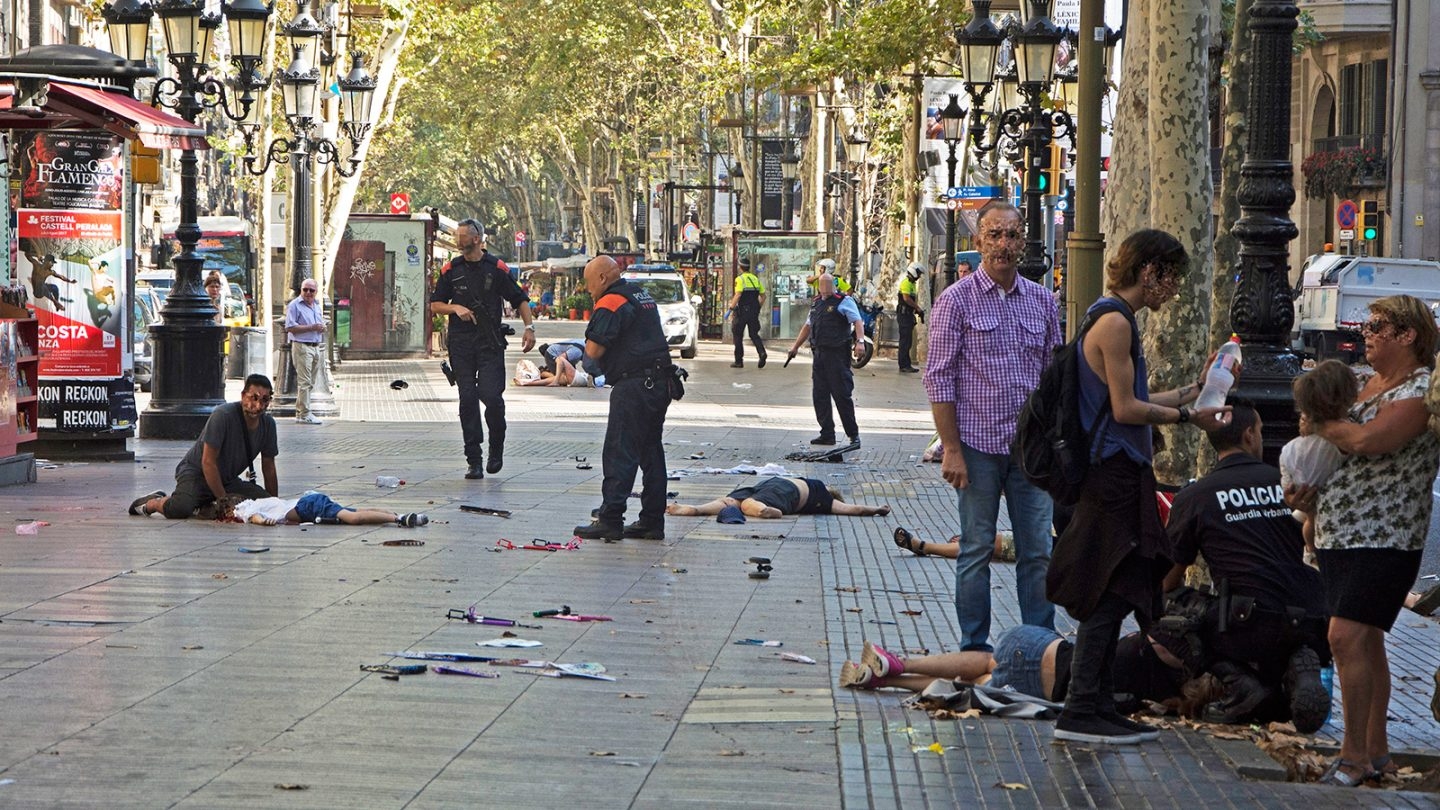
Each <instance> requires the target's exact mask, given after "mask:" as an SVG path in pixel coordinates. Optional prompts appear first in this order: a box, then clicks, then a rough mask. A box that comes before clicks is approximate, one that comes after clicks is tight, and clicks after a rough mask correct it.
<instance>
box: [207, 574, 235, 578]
mask: <svg viewBox="0 0 1440 810" xmlns="http://www.w3.org/2000/svg"><path fill="white" fill-rule="evenodd" d="M210 578H211V579H229V578H230V575H229V574H211V575H210Z"/></svg>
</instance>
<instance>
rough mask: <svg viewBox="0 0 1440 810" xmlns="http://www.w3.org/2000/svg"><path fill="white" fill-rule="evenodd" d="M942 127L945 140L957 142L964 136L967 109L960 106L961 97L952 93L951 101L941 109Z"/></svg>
mask: <svg viewBox="0 0 1440 810" xmlns="http://www.w3.org/2000/svg"><path fill="white" fill-rule="evenodd" d="M940 129H941V130H942V131H943V133H944V136H945V140H946V141H949V142H952V143H953V142H955V141H958V140H960V139H961V138H962V137H963V136H964V129H965V110H963V109H961V107H960V97H959V96H958V95H957V94H955V93H951V94H950V103H949V104H946V105H945V109H943V110H941V111H940Z"/></svg>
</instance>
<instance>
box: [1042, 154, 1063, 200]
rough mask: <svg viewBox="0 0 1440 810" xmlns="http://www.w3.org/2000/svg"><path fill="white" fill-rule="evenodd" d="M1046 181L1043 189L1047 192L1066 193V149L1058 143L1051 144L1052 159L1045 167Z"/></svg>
mask: <svg viewBox="0 0 1440 810" xmlns="http://www.w3.org/2000/svg"><path fill="white" fill-rule="evenodd" d="M1045 176H1046V178H1047V180H1046V182H1044V183H1042V184H1041V186H1040V187H1041V189H1042V190H1044V192H1045V193H1046V194H1064V193H1065V149H1064V147H1062V146H1061V145H1060V144H1058V143H1051V144H1050V161H1049V165H1048V166H1046V167H1045Z"/></svg>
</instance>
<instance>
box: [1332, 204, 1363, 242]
mask: <svg viewBox="0 0 1440 810" xmlns="http://www.w3.org/2000/svg"><path fill="white" fill-rule="evenodd" d="M1359 214H1360V209H1359V208H1358V207H1357V206H1356V205H1355V201H1354V200H1341V201H1340V204H1339V205H1337V206H1335V224H1336V225H1339V226H1340V227H1342V228H1353V227H1355V218H1356V216H1358V215H1359ZM1340 238H1341V239H1344V238H1345V237H1343V236H1342V237H1340Z"/></svg>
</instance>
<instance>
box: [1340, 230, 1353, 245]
mask: <svg viewBox="0 0 1440 810" xmlns="http://www.w3.org/2000/svg"><path fill="white" fill-rule="evenodd" d="M1354 238H1355V229H1354V228H1341V229H1340V241H1341V242H1349V241H1352V240H1353V239H1354Z"/></svg>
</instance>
